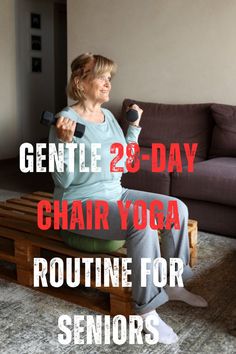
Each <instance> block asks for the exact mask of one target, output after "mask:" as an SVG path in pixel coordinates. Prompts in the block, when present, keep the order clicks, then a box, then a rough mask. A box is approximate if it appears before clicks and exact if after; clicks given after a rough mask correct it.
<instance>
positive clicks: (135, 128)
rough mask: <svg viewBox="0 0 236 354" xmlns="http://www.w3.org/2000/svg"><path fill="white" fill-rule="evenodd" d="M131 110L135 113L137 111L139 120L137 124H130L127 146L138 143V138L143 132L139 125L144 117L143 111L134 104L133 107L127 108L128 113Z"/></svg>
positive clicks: (126, 138)
mask: <svg viewBox="0 0 236 354" xmlns="http://www.w3.org/2000/svg"><path fill="white" fill-rule="evenodd" d="M129 109H134V110H135V111H137V113H138V119H137V120H136V121H135V122H133V123H130V124H129V127H128V130H127V133H126V137H125V140H126V142H127V144H129V143H138V137H139V134H140V132H141V127H140V125H139V122H140V119H141V117H142V114H143V110H142V109H141V108H140V107H139V106H138V105H137V104H133V105H131V106H129V107H128V108H127V111H128V110H129Z"/></svg>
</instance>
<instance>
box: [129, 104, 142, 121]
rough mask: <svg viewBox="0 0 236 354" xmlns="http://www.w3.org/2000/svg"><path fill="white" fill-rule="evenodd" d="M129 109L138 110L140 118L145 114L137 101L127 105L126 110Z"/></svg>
mask: <svg viewBox="0 0 236 354" xmlns="http://www.w3.org/2000/svg"><path fill="white" fill-rule="evenodd" d="M129 109H135V110H136V111H137V112H138V117H139V120H140V118H141V116H142V114H143V110H142V108H140V107H139V106H138V105H137V104H136V103H134V104H131V105H129V106H128V107H127V110H126V111H128V110H129Z"/></svg>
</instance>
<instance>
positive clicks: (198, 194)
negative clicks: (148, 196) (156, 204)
mask: <svg viewBox="0 0 236 354" xmlns="http://www.w3.org/2000/svg"><path fill="white" fill-rule="evenodd" d="M171 194H172V195H173V196H176V197H179V198H188V199H195V200H204V201H208V202H214V203H220V204H226V205H231V206H236V158H233V157H218V158H214V159H210V160H206V161H202V162H197V163H196V164H195V165H194V172H193V173H189V172H188V171H187V168H186V167H184V170H183V173H176V172H174V173H173V174H172V183H171Z"/></svg>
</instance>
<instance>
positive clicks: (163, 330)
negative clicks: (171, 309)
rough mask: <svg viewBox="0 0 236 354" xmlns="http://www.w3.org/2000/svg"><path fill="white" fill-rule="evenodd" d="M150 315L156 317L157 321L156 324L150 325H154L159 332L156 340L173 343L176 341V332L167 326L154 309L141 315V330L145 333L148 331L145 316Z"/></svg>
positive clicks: (177, 338)
mask: <svg viewBox="0 0 236 354" xmlns="http://www.w3.org/2000/svg"><path fill="white" fill-rule="evenodd" d="M150 315H152V316H155V317H157V319H158V321H157V323H158V324H157V325H154V324H152V326H153V327H155V328H156V329H157V331H158V333H159V340H158V342H159V343H163V344H173V343H176V342H178V340H179V337H178V336H177V334H176V333H175V332H174V331H173V329H172V328H171V327H170V326H168V325H167V324H166V323H165V322H164V321H162V319H161V318H160V316H159V315H158V313H157V312H156V311H155V310H153V311H150V312H148V313H145V314H143V315H141V317H142V319H143V321H144V323H143V330H144V332H145V333H150V331H149V330H148V329H147V328H146V326H145V318H147V317H148V316H150Z"/></svg>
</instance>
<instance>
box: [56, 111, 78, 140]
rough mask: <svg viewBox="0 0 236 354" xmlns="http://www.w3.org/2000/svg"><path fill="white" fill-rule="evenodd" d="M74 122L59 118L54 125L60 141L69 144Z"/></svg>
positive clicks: (73, 130)
mask: <svg viewBox="0 0 236 354" xmlns="http://www.w3.org/2000/svg"><path fill="white" fill-rule="evenodd" d="M75 127H76V122H74V121H73V120H71V119H69V118H65V117H62V116H61V117H59V118H58V119H57V123H56V130H57V136H58V138H59V139H60V140H63V141H65V142H71V141H72V139H73V135H74V132H75Z"/></svg>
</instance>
